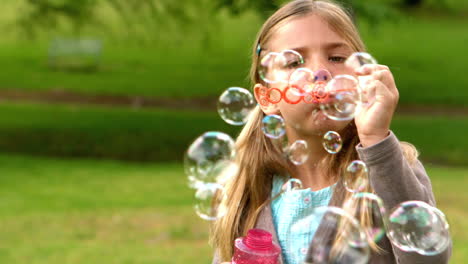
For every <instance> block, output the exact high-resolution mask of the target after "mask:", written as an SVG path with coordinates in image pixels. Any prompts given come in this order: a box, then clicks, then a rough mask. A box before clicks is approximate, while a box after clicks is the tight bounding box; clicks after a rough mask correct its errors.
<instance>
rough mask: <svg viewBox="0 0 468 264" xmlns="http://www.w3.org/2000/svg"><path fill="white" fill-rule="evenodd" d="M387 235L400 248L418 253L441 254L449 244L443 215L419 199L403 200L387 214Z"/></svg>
mask: <svg viewBox="0 0 468 264" xmlns="http://www.w3.org/2000/svg"><path fill="white" fill-rule="evenodd" d="M387 234H388V238H389V239H390V241H391V242H392V243H393V244H394V245H395V246H397V247H398V248H400V249H401V250H403V251H407V252H412V251H415V252H417V253H419V254H421V255H427V256H433V255H437V254H440V253H441V252H443V251H444V250H445V249H447V247H448V246H449V244H450V233H449V225H448V223H447V220H446V219H445V215H444V214H443V213H442V212H441V211H440V210H438V209H437V208H435V207H432V206H430V205H428V204H427V203H425V202H422V201H406V202H403V203H401V204H399V205H398V206H396V207H395V208H394V209H393V210H392V211H391V212H390V214H389V219H388V232H387Z"/></svg>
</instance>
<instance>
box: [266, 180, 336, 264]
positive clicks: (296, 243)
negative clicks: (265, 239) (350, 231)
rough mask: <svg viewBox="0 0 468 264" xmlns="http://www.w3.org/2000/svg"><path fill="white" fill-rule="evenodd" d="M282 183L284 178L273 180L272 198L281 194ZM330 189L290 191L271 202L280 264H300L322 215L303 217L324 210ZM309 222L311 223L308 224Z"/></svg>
mask: <svg viewBox="0 0 468 264" xmlns="http://www.w3.org/2000/svg"><path fill="white" fill-rule="evenodd" d="M284 183H285V181H284V178H281V177H279V176H275V177H274V178H273V188H272V197H275V196H276V195H278V194H279V193H280V192H281V187H282V186H283V184H284ZM333 187H334V185H332V186H329V187H326V188H324V189H321V190H318V191H312V190H310V188H307V189H302V190H293V191H290V192H286V193H283V194H281V195H280V196H278V197H277V198H276V199H273V200H272V202H271V209H272V216H273V224H274V225H275V229H276V233H277V235H278V241H279V243H280V246H281V250H282V254H283V257H284V258H283V259H284V264H296V263H303V262H304V258H305V255H306V253H307V250H308V248H309V244H310V242H311V241H312V238H313V237H314V234H315V231H316V230H317V228H318V226H319V224H320V220H321V218H322V216H323V215H322V216H318V217H312V218H311V217H309V218H307V217H308V216H310V215H311V214H312V212H313V210H314V209H315V208H317V207H321V206H328V204H329V202H330V199H331V197H332V194H333ZM310 219H314V220H313V221H310ZM301 220H302V221H301ZM308 220H309V221H308ZM301 222H306V224H307V228H304V225H301V224H302V223H301ZM308 222H312V223H308Z"/></svg>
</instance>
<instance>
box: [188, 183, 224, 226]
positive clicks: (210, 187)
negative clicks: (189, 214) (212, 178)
mask: <svg viewBox="0 0 468 264" xmlns="http://www.w3.org/2000/svg"><path fill="white" fill-rule="evenodd" d="M223 199H224V188H223V186H222V185H221V184H217V183H205V184H201V185H199V186H198V188H197V191H196V193H195V212H196V213H197V215H198V216H200V217H201V218H202V219H205V220H209V221H213V220H218V219H219V218H221V217H223V216H224V215H225V214H226V207H225V206H224V205H223V204H222V200H223Z"/></svg>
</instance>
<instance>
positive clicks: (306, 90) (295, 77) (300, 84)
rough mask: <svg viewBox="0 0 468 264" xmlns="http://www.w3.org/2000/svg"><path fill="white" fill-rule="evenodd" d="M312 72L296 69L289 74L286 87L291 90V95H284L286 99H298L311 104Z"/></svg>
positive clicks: (313, 79) (305, 69)
mask: <svg viewBox="0 0 468 264" xmlns="http://www.w3.org/2000/svg"><path fill="white" fill-rule="evenodd" d="M314 81H315V75H314V72H313V71H312V70H310V69H308V68H298V69H296V70H294V71H293V72H292V73H291V76H290V77H289V82H288V85H289V87H291V88H290V90H291V95H289V94H288V95H286V96H285V97H286V98H288V99H289V98H291V97H293V100H294V97H299V98H300V99H303V101H304V102H306V103H312V102H313V99H314V98H313V91H314Z"/></svg>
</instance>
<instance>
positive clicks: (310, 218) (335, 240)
mask: <svg viewBox="0 0 468 264" xmlns="http://www.w3.org/2000/svg"><path fill="white" fill-rule="evenodd" d="M319 225H320V230H317V228H318V227H319ZM315 230H317V232H314V231H315ZM287 234H289V235H290V238H288V239H287V243H285V244H286V245H285V247H284V248H283V250H285V251H287V252H288V254H286V257H287V259H288V263H304V261H305V262H307V263H324V264H325V263H367V260H368V259H369V255H370V250H369V245H368V243H367V240H366V235H365V233H364V232H363V230H362V229H361V227H360V225H359V223H358V222H357V220H356V219H355V218H354V217H352V216H351V215H349V214H348V213H346V212H345V211H344V210H343V209H341V208H338V207H332V206H329V207H318V208H315V209H313V210H312V211H311V212H310V213H309V214H307V215H305V216H304V217H301V218H299V219H298V220H297V221H296V222H294V223H293V224H292V225H291V227H290V229H289V230H288V232H287ZM306 257H307V259H306Z"/></svg>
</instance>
